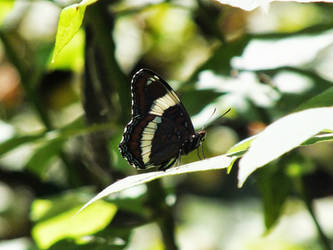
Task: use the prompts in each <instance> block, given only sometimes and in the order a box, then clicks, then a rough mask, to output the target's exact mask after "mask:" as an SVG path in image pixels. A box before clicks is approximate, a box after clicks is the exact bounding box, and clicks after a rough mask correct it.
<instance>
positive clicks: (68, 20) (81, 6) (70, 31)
mask: <svg viewBox="0 0 333 250" xmlns="http://www.w3.org/2000/svg"><path fill="white" fill-rule="evenodd" d="M97 1H98V0H82V1H81V2H80V3H78V4H73V5H70V6H68V7H66V8H64V9H63V10H62V11H61V13H60V16H59V23H58V30H57V36H56V43H55V47H54V52H53V58H52V61H54V60H55V58H56V56H57V55H58V54H59V53H60V51H61V50H62V49H63V48H64V47H65V46H66V44H67V43H68V42H69V41H70V40H72V38H73V37H74V35H75V34H76V33H77V32H78V31H79V29H80V27H81V25H82V22H83V18H84V14H85V11H86V7H87V6H88V5H90V4H93V3H95V2H97Z"/></svg>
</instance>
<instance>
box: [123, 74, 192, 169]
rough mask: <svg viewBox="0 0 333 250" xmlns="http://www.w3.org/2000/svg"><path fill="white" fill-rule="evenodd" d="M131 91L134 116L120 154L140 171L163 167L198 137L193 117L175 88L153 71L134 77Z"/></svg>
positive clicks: (126, 131) (125, 133)
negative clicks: (186, 144)
mask: <svg viewBox="0 0 333 250" xmlns="http://www.w3.org/2000/svg"><path fill="white" fill-rule="evenodd" d="M131 90H132V116H133V117H132V120H131V121H130V123H129V124H128V125H127V126H126V128H125V131H124V135H123V139H122V141H121V143H120V145H119V149H120V151H121V154H122V155H123V157H125V158H126V159H127V160H128V161H129V163H130V164H132V165H134V166H135V167H137V168H141V169H145V168H147V167H150V166H158V167H162V168H163V167H164V166H166V165H167V164H168V162H169V161H170V160H172V159H175V158H177V157H178V156H179V154H180V152H181V147H182V144H183V142H184V141H185V140H186V139H188V138H191V136H192V135H194V134H195V131H194V128H193V125H192V122H191V120H190V117H189V115H188V113H187V111H186V110H185V108H184V106H183V104H182V103H181V101H180V100H179V98H178V96H177V95H176V93H175V92H174V91H173V90H172V88H171V87H170V86H169V85H168V84H167V83H166V82H165V81H164V80H163V79H162V78H161V77H159V76H158V75H156V74H155V73H154V72H152V71H150V70H147V69H142V70H140V71H138V72H137V73H136V74H135V75H134V76H133V79H132V82H131Z"/></svg>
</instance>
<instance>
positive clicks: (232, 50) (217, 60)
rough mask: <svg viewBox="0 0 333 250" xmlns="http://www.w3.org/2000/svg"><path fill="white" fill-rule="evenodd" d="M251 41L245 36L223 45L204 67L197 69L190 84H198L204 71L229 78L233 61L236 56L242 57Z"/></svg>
mask: <svg viewBox="0 0 333 250" xmlns="http://www.w3.org/2000/svg"><path fill="white" fill-rule="evenodd" d="M249 41H250V36H246V35H245V36H243V37H242V38H240V39H237V40H235V41H232V42H230V43H226V44H223V45H221V46H220V47H219V48H217V49H216V50H215V51H214V52H213V54H212V56H211V57H210V58H209V59H208V60H207V61H206V62H205V63H204V64H203V65H202V66H200V67H198V68H197V70H196V71H195V73H194V74H193V75H192V76H191V78H190V79H189V82H192V83H193V82H197V81H198V78H199V75H200V73H201V72H202V71H204V70H209V71H213V72H214V73H215V74H217V75H220V74H222V75H228V76H229V75H230V72H231V70H232V66H231V59H232V58H233V57H235V56H241V55H242V53H243V51H244V49H245V47H246V46H247V44H248V42H249Z"/></svg>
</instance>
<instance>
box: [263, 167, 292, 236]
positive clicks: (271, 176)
mask: <svg viewBox="0 0 333 250" xmlns="http://www.w3.org/2000/svg"><path fill="white" fill-rule="evenodd" d="M279 163H281V162H278V163H277V164H270V165H269V167H268V168H264V169H262V170H261V171H259V172H258V175H257V183H258V187H259V190H260V193H261V196H262V202H263V209H264V217H265V227H266V232H265V233H268V232H269V230H270V229H271V228H272V227H273V226H274V225H275V224H276V223H277V221H278V219H279V217H280V215H281V212H282V208H283V205H284V203H285V201H286V200H287V198H288V195H289V194H290V191H291V188H292V182H291V180H290V178H289V177H288V176H287V175H286V174H285V171H284V163H282V164H279Z"/></svg>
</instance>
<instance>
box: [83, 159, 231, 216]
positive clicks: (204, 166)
mask: <svg viewBox="0 0 333 250" xmlns="http://www.w3.org/2000/svg"><path fill="white" fill-rule="evenodd" d="M236 159H237V157H228V156H225V155H221V156H216V157H212V158H209V159H206V160H202V161H197V162H193V163H190V164H186V165H182V166H179V167H174V168H170V169H168V170H166V171H156V172H149V173H144V174H137V175H132V176H129V177H126V178H124V179H122V180H119V181H117V182H115V183H113V184H111V185H110V186H108V187H107V188H105V189H104V190H103V191H101V192H100V193H98V194H97V195H96V196H95V197H93V198H92V199H91V200H90V201H88V202H87V203H86V204H85V205H84V206H83V207H82V208H81V209H80V210H79V211H78V213H79V212H80V211H82V210H83V209H85V208H86V207H87V206H89V205H90V204H92V203H93V202H95V201H97V200H99V199H101V198H103V197H105V196H108V195H110V194H112V193H116V192H119V191H122V190H125V189H128V188H131V187H134V186H136V185H140V184H144V183H147V182H150V181H153V180H156V179H159V178H162V177H166V176H173V175H180V174H186V173H192V172H199V171H208V170H216V169H223V168H228V167H229V166H230V165H232V164H233V163H234V162H235V160H236Z"/></svg>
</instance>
